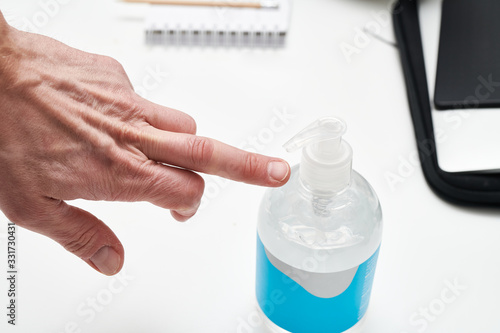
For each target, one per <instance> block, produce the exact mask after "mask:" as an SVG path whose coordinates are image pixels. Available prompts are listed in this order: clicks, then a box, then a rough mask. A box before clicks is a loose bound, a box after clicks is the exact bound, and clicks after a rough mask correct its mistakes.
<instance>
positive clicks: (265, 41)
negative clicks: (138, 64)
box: [145, 0, 291, 48]
mask: <svg viewBox="0 0 500 333" xmlns="http://www.w3.org/2000/svg"><path fill="white" fill-rule="evenodd" d="M277 1H278V3H279V7H278V8H277V9H253V8H224V7H221V8H218V7H212V8H209V7H198V6H161V5H152V6H151V7H150V12H149V15H148V17H147V19H146V23H145V24H146V25H145V31H146V43H147V44H152V45H181V46H228V47H271V48H279V47H283V46H284V45H285V41H286V37H287V31H288V25H289V19H290V12H291V3H290V1H289V0H277Z"/></svg>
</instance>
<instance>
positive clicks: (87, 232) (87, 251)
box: [60, 228, 98, 259]
mask: <svg viewBox="0 0 500 333" xmlns="http://www.w3.org/2000/svg"><path fill="white" fill-rule="evenodd" d="M97 234H98V231H97V230H95V229H94V228H91V229H83V230H82V229H78V230H65V231H64V233H63V234H62V235H60V237H61V239H62V241H61V245H62V246H63V247H64V248H65V249H66V250H68V251H69V252H71V253H73V254H75V255H76V256H78V257H80V258H83V259H88V258H90V257H91V256H92V254H94V252H95V247H96V245H97V241H96V239H97V237H96V236H97Z"/></svg>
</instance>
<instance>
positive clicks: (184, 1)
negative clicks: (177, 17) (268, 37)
mask: <svg viewBox="0 0 500 333" xmlns="http://www.w3.org/2000/svg"><path fill="white" fill-rule="evenodd" d="M122 1H124V2H134V3H149V4H157V5H176V6H211V7H239V8H278V2H276V1H264V2H239V1H231V0H227V1H203V0H201V1H199V0H192V1H191V0H122Z"/></svg>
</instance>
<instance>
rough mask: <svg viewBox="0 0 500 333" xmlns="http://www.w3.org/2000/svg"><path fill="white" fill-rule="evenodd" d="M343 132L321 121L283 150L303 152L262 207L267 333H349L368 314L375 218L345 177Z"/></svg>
mask: <svg viewBox="0 0 500 333" xmlns="http://www.w3.org/2000/svg"><path fill="white" fill-rule="evenodd" d="M345 130H346V126H345V123H344V122H343V121H341V120H339V119H336V118H321V119H319V120H318V121H316V122H314V123H313V124H311V125H310V126H308V127H306V128H305V129H304V130H303V131H301V132H300V133H298V134H297V135H296V136H295V137H293V138H292V139H291V140H290V141H288V142H287V143H286V144H285V145H284V147H285V148H286V150H287V151H289V152H292V151H295V150H297V149H299V148H302V159H301V163H300V164H299V165H297V166H294V167H293V168H292V175H291V178H290V180H289V182H288V183H287V184H286V185H285V186H283V187H281V188H275V189H269V190H268V191H267V192H266V194H265V196H264V199H263V200H262V204H261V208H260V213H259V221H258V226H257V278H256V296H257V302H258V305H259V308H260V310H261V311H262V312H263V314H264V315H265V316H264V319H265V321H266V323H267V324H268V326H269V327H270V329H271V331H273V332H293V333H323V332H324V333H326V332H328V333H335V332H345V331H348V332H352V331H354V330H358V329H359V328H360V325H357V324H358V323H360V320H361V319H362V318H363V316H364V314H365V312H366V309H367V307H368V302H369V299H370V292H371V286H372V282H373V276H374V273H375V266H376V262H377V257H378V251H379V246H380V242H381V237H382V211H381V208H380V204H379V200H378V198H377V195H376V194H375V192H374V190H373V189H372V187H371V186H370V185H369V184H368V182H367V181H366V180H365V179H364V178H363V177H362V176H361V175H360V174H358V173H357V172H356V171H353V170H352V166H351V165H352V149H351V147H350V146H349V144H348V143H347V142H345V141H344V140H342V135H343V134H344V133H345Z"/></svg>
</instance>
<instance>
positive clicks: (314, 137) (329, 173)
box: [283, 117, 352, 192]
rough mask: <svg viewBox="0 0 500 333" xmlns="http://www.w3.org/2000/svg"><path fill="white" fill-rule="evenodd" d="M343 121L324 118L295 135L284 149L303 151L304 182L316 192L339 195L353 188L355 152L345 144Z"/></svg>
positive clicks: (309, 188) (302, 179) (302, 174)
mask: <svg viewBox="0 0 500 333" xmlns="http://www.w3.org/2000/svg"><path fill="white" fill-rule="evenodd" d="M345 131H346V124H345V122H344V121H343V120H341V119H338V118H333V117H325V118H320V119H318V120H317V121H315V122H314V123H312V124H311V125H309V126H307V127H306V128H304V129H303V130H302V131H301V132H299V133H298V134H297V135H295V136H294V137H293V138H292V139H290V140H289V141H288V142H287V143H285V144H284V145H283V147H284V148H285V149H286V150H287V151H288V152H293V151H296V150H297V149H299V148H303V150H302V161H301V163H300V179H301V181H302V183H303V184H304V185H305V186H306V187H307V189H308V190H310V191H312V192H339V191H341V190H343V189H344V188H346V187H347V185H349V182H350V180H351V170H352V148H351V146H349V144H348V143H347V142H345V141H344V140H342V135H343V134H344V133H345Z"/></svg>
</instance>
